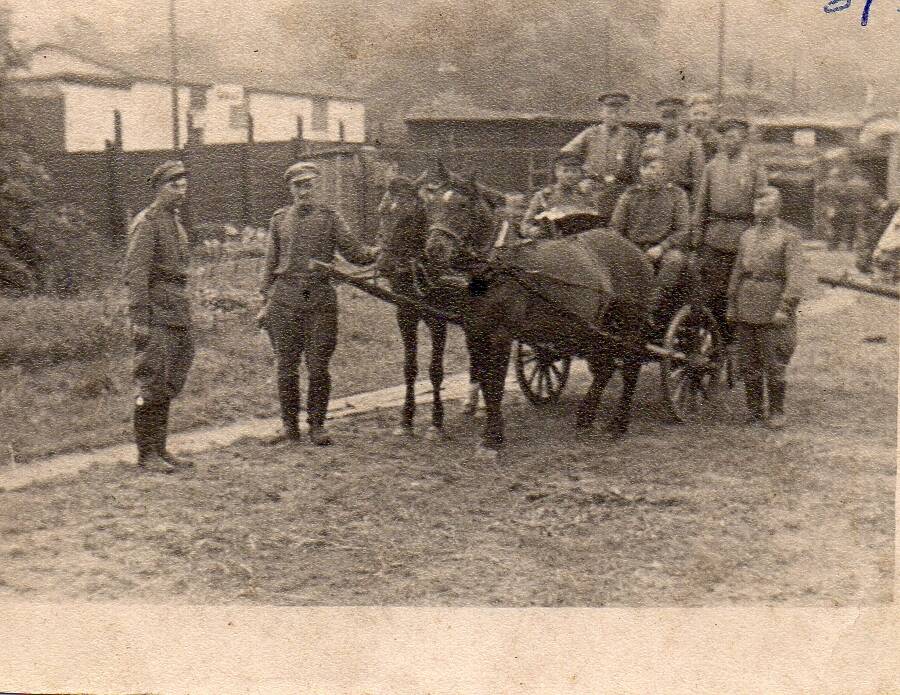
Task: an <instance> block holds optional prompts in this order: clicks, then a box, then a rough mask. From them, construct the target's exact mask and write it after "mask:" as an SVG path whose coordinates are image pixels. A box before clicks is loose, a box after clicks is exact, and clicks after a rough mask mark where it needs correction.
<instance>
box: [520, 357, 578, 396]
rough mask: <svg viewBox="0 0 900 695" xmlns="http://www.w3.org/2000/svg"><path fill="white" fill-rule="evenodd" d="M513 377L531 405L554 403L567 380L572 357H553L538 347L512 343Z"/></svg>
mask: <svg viewBox="0 0 900 695" xmlns="http://www.w3.org/2000/svg"><path fill="white" fill-rule="evenodd" d="M515 360H516V379H517V380H518V382H519V387H520V388H521V389H522V393H524V394H525V396H526V398H528V400H529V401H531V402H532V404H533V405H536V406H542V405H549V404H551V403H556V402H557V401H558V400H559V397H560V394H562V392H563V389H564V388H565V387H566V382H567V381H568V380H569V369H570V368H571V366H572V358H570V357H557V356H555V355H553V354H552V353H550V352H548V351H547V350H545V349H543V348H540V347H535V348H533V347H531V346H530V345H526V344H525V343H516V354H515Z"/></svg>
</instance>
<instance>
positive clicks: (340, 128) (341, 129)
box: [338, 120, 344, 144]
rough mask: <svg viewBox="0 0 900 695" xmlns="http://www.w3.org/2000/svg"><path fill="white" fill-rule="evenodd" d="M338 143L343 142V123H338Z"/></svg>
mask: <svg viewBox="0 0 900 695" xmlns="http://www.w3.org/2000/svg"><path fill="white" fill-rule="evenodd" d="M338 142H340V143H342V144H343V142H344V121H342V120H341V121H338Z"/></svg>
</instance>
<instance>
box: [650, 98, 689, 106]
mask: <svg viewBox="0 0 900 695" xmlns="http://www.w3.org/2000/svg"><path fill="white" fill-rule="evenodd" d="M656 105H657V106H658V107H659V108H661V109H664V108H669V109H680V108H681V107H682V106H684V99H682V98H681V97H663V98H662V99H657V100H656Z"/></svg>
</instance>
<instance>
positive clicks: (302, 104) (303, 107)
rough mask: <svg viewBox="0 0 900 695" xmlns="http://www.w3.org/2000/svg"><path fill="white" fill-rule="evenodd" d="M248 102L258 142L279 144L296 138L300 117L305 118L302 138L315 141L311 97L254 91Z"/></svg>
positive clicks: (254, 135)
mask: <svg viewBox="0 0 900 695" xmlns="http://www.w3.org/2000/svg"><path fill="white" fill-rule="evenodd" d="M248 102H249V105H250V113H251V115H252V116H253V137H254V139H255V140H256V141H257V142H278V141H284V140H290V139H291V138H293V137H296V136H297V116H300V117H301V118H302V119H303V136H304V137H305V138H310V139H312V136H313V133H312V132H311V130H310V118H311V112H312V104H311V102H310V100H309V99H308V98H305V97H298V96H289V95H287V94H270V93H265V92H251V93H250V94H249V98H248Z"/></svg>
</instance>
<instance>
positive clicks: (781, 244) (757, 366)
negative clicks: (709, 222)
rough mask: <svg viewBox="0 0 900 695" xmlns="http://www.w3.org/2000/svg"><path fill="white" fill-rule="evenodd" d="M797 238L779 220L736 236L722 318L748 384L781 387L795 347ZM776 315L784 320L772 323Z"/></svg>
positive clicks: (799, 272)
mask: <svg viewBox="0 0 900 695" xmlns="http://www.w3.org/2000/svg"><path fill="white" fill-rule="evenodd" d="M803 275H804V263H803V253H802V248H801V245H800V236H799V234H798V233H797V232H796V231H794V230H793V229H791V228H789V227H787V226H786V225H785V224H784V223H783V222H781V221H780V220H776V221H775V222H774V223H773V224H772V225H771V226H769V227H763V226H757V227H751V228H750V229H748V230H747V231H745V232H744V233H743V235H742V236H741V240H740V244H739V250H738V255H737V260H736V261H735V264H734V270H733V271H732V274H731V279H730V282H729V285H728V315H729V318H730V319H731V320H732V321H733V322H734V323H736V337H737V340H738V348H739V351H740V356H741V365H742V371H743V372H744V376H745V379H747V378H748V377H749V379H750V382H753V381H755V380H758V379H761V378H762V376H763V375H765V377H766V378H767V379H768V381H769V382H770V384H771V383H777V384H781V383H783V382H784V375H785V370H786V368H787V364H788V362H789V361H790V358H791V356H792V355H793V352H794V348H795V346H796V342H797V325H796V308H797V304H798V303H799V301H800V299H801V297H802V294H803V288H802V283H803ZM777 311H781V312H783V313H785V314H786V315H787V316H788V317H789V318H788V322H787V324H786V325H784V326H778V325H774V324H773V316H774V315H775V313H776V312H777Z"/></svg>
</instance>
